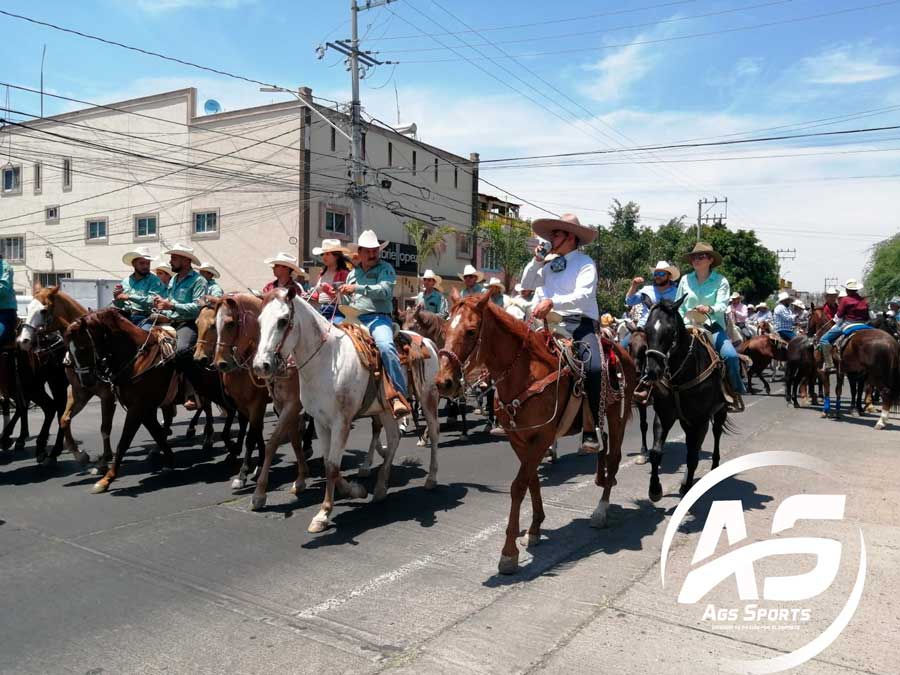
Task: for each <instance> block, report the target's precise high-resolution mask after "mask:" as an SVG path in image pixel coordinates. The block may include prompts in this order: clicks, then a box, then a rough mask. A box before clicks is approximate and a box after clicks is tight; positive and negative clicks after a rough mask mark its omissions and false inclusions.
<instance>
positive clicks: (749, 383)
mask: <svg viewBox="0 0 900 675" xmlns="http://www.w3.org/2000/svg"><path fill="white" fill-rule="evenodd" d="M747 393H748V394H753V393H755V392H754V391H753V367H752V366H751V367H750V368H747Z"/></svg>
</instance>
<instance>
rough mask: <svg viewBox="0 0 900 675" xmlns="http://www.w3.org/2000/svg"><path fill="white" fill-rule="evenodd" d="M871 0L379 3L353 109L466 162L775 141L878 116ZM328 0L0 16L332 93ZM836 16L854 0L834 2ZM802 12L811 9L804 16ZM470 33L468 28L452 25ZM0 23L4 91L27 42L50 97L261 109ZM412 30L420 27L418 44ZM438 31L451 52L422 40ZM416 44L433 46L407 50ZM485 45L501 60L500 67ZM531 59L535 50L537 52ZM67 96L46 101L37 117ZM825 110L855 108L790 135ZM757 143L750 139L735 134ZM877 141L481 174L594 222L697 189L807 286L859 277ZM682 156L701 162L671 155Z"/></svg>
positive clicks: (883, 106)
mask: <svg viewBox="0 0 900 675" xmlns="http://www.w3.org/2000/svg"><path fill="white" fill-rule="evenodd" d="M876 4H879V3H878V0H854V1H850V0H826V1H823V0H818V1H814V0H783V1H775V0H688V1H680V2H679V1H676V0H668V1H667V0H638V1H635V2H628V1H626V2H619V3H613V2H607V1H603V2H599V1H598V2H584V1H582V2H556V3H552V4H551V3H523V2H521V0H520V1H519V2H509V1H507V0H495V1H494V2H490V3H485V2H474V1H470V0H457V1H456V2H452V3H451V2H450V0H440V2H432V0H399V1H398V2H395V3H392V4H391V5H390V6H389V8H378V9H373V10H370V11H367V12H363V13H361V15H360V16H361V22H360V32H361V34H365V35H366V37H367V40H366V46H367V47H368V48H369V49H373V50H378V51H379V52H380V58H382V59H385V60H397V61H400V62H401V63H400V65H398V66H396V67H395V68H394V67H391V66H383V67H381V68H379V69H377V70H376V71H374V72H372V73H371V74H370V76H369V77H368V78H367V79H366V80H365V81H364V86H363V91H362V93H363V103H364V105H365V106H366V108H367V112H368V113H369V114H371V115H373V116H375V117H378V118H380V119H385V120H388V121H391V122H393V121H396V110H395V107H396V106H395V94H394V86H395V85H396V87H397V91H398V94H399V100H400V109H401V118H402V120H403V121H404V122H411V121H415V122H416V123H417V124H418V125H419V129H420V138H421V139H422V140H425V141H427V142H431V143H435V144H438V145H441V146H442V147H446V148H447V149H449V150H452V151H454V152H457V153H459V154H462V155H468V153H469V152H473V151H476V152H479V153H481V156H482V158H484V159H490V158H500V157H510V156H523V155H532V154H545V153H559V152H573V151H575V152H577V151H582V150H592V149H599V148H611V147H621V146H626V147H633V146H635V145H641V144H656V143H667V142H671V141H677V140H683V139H692V138H712V139H721V138H723V137H730V138H735V137H737V136H738V135H747V134H748V132H756V130H761V129H769V128H771V127H783V128H779V129H778V130H777V132H779V133H781V132H785V133H795V132H797V131H830V130H836V129H849V128H855V127H870V126H884V125H891V124H898V123H900V49H898V47H897V45H900V2H890V3H886V4H880V6H873V7H868V8H865V7H867V6H869V5H876ZM348 5H349V3H347V2H344V1H343V0H341V1H337V0H334V1H332V0H327V1H326V0H319V1H317V2H312V1H311V0H307V1H306V2H286V1H281V2H266V1H265V0H255V1H254V0H132V1H130V2H119V1H113V0H107V1H100V2H88V1H84V2H79V3H71V2H55V1H53V2H46V1H45V2H40V3H34V2H24V1H23V2H18V1H16V0H13V1H12V2H6V3H4V5H3V8H4V9H7V10H8V11H11V12H16V13H21V14H25V15H27V16H31V17H34V18H36V19H41V20H45V21H50V22H53V23H58V24H60V25H63V26H66V27H71V28H75V29H81V30H84V31H86V32H90V33H94V34H97V35H101V36H104V37H108V38H110V39H114V40H119V41H122V42H125V43H128V44H131V45H135V46H138V47H143V48H146V49H149V50H154V51H159V52H163V53H166V54H170V55H173V56H177V57H180V58H182V59H185V60H190V61H195V62H198V63H201V64H204V65H209V66H213V67H216V68H219V69H222V70H226V71H230V72H233V73H237V74H240V75H244V76H246V77H249V78H252V79H258V80H262V81H265V82H273V83H277V84H280V85H283V86H297V85H301V84H303V85H308V86H311V87H312V88H313V90H314V91H315V93H317V94H319V95H321V96H326V97H328V98H334V99H337V100H342V101H344V100H347V98H348V97H349V79H348V74H347V73H346V71H345V70H344V67H343V64H342V63H341V62H340V60H339V57H338V56H336V55H334V54H328V55H327V56H326V57H325V59H324V60H322V61H319V60H317V58H316V55H315V53H314V49H315V47H316V46H317V45H318V44H320V43H321V42H322V41H323V40H326V39H331V40H334V39H340V38H344V37H347V36H348V34H349V22H348V14H349V10H348ZM849 8H865V9H859V11H852V12H844V11H843V10H845V9H849ZM445 10H449V12H452V14H450V13H448V12H447V11H445ZM837 12H840V13H837ZM823 14H832V15H831V16H821V17H819V18H811V17H814V16H816V15H823ZM453 15H455V17H454V16H453ZM457 17H458V18H457ZM462 22H465V23H462ZM466 24H467V25H468V27H467V25H466ZM525 24H533V25H525ZM763 24H766V25H764V26H762V25H763ZM750 26H761V27H758V28H752V29H746V28H747V27H750ZM473 28H474V29H477V31H478V32H474V31H473V32H466V33H458V32H459V31H467V30H471V29H473ZM485 29H488V30H485ZM490 29H496V30H490ZM0 30H2V34H3V36H4V39H3V47H2V51H0V54H2V55H3V56H4V68H3V76H2V78H0V79H5V80H7V81H9V82H12V83H14V84H22V85H25V86H37V83H38V81H39V65H40V55H41V54H40V53H41V46H42V45H43V44H46V45H47V62H46V67H45V83H46V87H47V88H48V90H50V91H53V92H56V93H61V94H65V95H69V96H74V97H77V98H84V99H87V100H92V101H104V102H108V101H114V100H120V99H123V98H128V97H132V96H139V95H144V94H149V93H153V92H156V91H162V90H165V89H172V88H178V87H182V86H188V85H192V86H196V87H198V89H199V91H200V97H201V100H203V99H204V98H216V99H218V100H219V101H221V102H222V104H223V105H224V106H225V108H226V109H229V108H230V109H234V108H237V107H243V106H245V105H252V104H256V103H264V102H268V101H270V100H273V95H271V94H260V93H259V92H258V91H257V87H256V85H253V84H249V83H246V82H241V81H238V80H233V79H229V78H225V77H222V76H219V75H214V74H212V73H208V72H203V71H199V70H195V69H193V68H189V67H186V66H182V65H178V64H173V63H168V62H165V61H161V60H159V59H156V58H153V57H149V56H145V55H142V54H137V53H132V52H128V51H124V50H122V49H120V48H117V47H112V46H106V45H102V44H99V43H96V42H92V41H88V40H85V39H83V38H80V37H76V36H71V35H66V34H62V33H59V32H56V31H52V30H49V29H47V28H44V27H40V26H33V25H30V24H26V23H22V22H21V21H17V20H14V19H11V18H7V17H0ZM423 31H424V32H426V33H429V34H431V37H419V35H420V34H421V32H423ZM448 31H449V32H452V33H457V34H455V35H447V34H446V33H447V32H448ZM684 36H693V37H684ZM392 37H393V38H397V39H385V38H392ZM441 43H443V45H452V46H453V47H454V48H455V49H456V50H457V51H456V52H453V51H450V50H446V49H434V48H440V47H441V46H442V44H441ZM491 43H493V44H491ZM427 49H431V50H433V51H413V50H427ZM501 50H503V52H505V53H506V54H511V55H514V56H516V58H515V59H508V58H503V56H504V54H503V52H501ZM543 52H556V53H550V54H541V55H536V53H543ZM560 52H565V53H560ZM460 54H462V55H465V56H467V57H469V58H470V59H472V60H473V61H475V63H476V64H477V65H475V64H473V63H469V62H467V61H465V60H462V59H461V58H460ZM486 57H491V58H492V59H494V60H493V61H492V60H489V59H488V58H486ZM445 59H453V60H452V61H450V62H444V61H443V60H445ZM421 61H439V62H435V63H419V62H421ZM504 68H505V69H508V70H504ZM517 78H518V79H517ZM4 93H5V92H0V94H4ZM11 107H13V108H18V109H21V110H27V111H35V112H36V111H37V100H36V98H35V97H33V96H29V95H26V94H22V93H17V92H12V93H11ZM70 107H71V106H70V105H67V104H63V103H58V102H55V103H48V105H47V110H48V111H49V112H57V111H60V110H64V109H70ZM842 115H847V116H851V115H864V116H859V117H854V118H850V119H846V120H833V121H831V123H829V124H822V125H820V126H816V127H813V128H801V127H805V126H806V124H808V123H809V122H810V121H812V120H820V119H822V118H835V117H838V116H842ZM760 133H766V134H768V133H770V132H759V133H752V134H749V135H760ZM894 139H900V132H884V133H881V134H870V135H867V136H860V137H853V138H844V137H838V138H831V139H809V140H806V141H790V142H778V143H772V144H767V145H758V146H757V145H754V146H743V147H741V146H738V147H728V148H710V149H704V150H691V151H659V152H656V153H653V155H652V156H649V157H648V156H642V157H638V156H637V155H636V154H633V153H631V154H620V155H616V156H614V157H601V158H598V157H594V158H590V159H588V160H581V161H590V162H592V163H593V165H591V166H586V165H579V166H565V167H559V166H551V167H547V166H543V167H530V168H523V167H521V166H519V167H515V168H505V169H503V168H493V169H490V170H485V173H484V175H485V177H487V178H488V179H489V180H490V181H491V182H493V183H496V184H497V185H500V186H502V187H503V188H505V189H508V190H510V191H511V192H513V193H515V194H518V195H521V196H524V197H526V198H528V199H529V200H531V201H534V202H535V203H537V204H540V205H541V206H544V207H546V208H548V209H550V210H552V211H557V212H563V211H574V212H576V213H578V214H579V215H580V216H581V218H582V220H583V221H589V222H595V223H605V222H606V219H607V218H606V214H605V209H606V208H607V206H608V204H609V202H610V201H611V200H612V199H613V198H618V199H620V200H622V201H625V200H628V199H634V200H635V201H637V202H639V203H640V204H641V206H642V209H643V212H644V214H645V216H646V223H647V224H651V225H652V224H658V223H659V222H661V221H663V220H665V219H667V218H668V217H671V216H679V215H682V214H685V215H687V216H688V217H689V218H693V217H695V216H696V208H697V206H696V204H697V200H698V199H699V198H701V197H714V196H726V195H727V196H728V198H729V204H730V209H729V222H730V223H731V224H732V225H733V226H741V227H755V228H756V229H757V232H758V233H759V235H760V236H761V238H762V239H763V241H764V242H765V243H766V244H767V245H768V246H770V247H771V248H796V249H797V259H796V260H795V261H789V262H786V263H785V272H786V275H787V276H789V277H790V278H792V279H794V281H795V285H798V286H801V287H804V288H808V289H810V290H818V289H819V288H820V287H821V285H822V278H823V277H824V276H826V275H827V276H832V275H833V276H838V277H840V278H842V279H844V278H847V277H851V276H859V275H860V274H861V273H862V268H863V265H864V263H865V260H866V258H867V250H868V247H869V246H871V244H873V243H874V242H876V241H878V239H879V238H881V237H884V236H887V235H890V234H892V233H894V232H896V231H897V229H898V225H900V222H898V221H900V209H898V206H900V204H898V201H900V200H898V197H897V195H898V194H900V190H898V189H897V185H896V183H897V180H898V178H897V177H892V176H894V175H895V174H900V162H898V160H900V143H898V140H894ZM835 144H840V145H838V147H831V148H825V147H824V146H826V145H835ZM894 149H896V151H895V150H894ZM826 152H827V153H828V154H823V153H826ZM838 153H840V154H838ZM801 154H805V155H809V156H806V157H798V156H796V155H801ZM773 155H778V157H774V156H773ZM785 155H790V156H785ZM697 159H702V160H703V161H685V160H697ZM611 162H615V163H611ZM494 191H495V192H496V190H494ZM524 212H525V213H526V214H527V215H530V216H536V215H539V213H540V212H539V211H537V210H536V209H534V208H531V207H528V208H526V209H525V210H524Z"/></svg>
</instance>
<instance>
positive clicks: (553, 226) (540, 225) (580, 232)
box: [531, 213, 597, 245]
mask: <svg viewBox="0 0 900 675" xmlns="http://www.w3.org/2000/svg"><path fill="white" fill-rule="evenodd" d="M531 229H532V230H534V233H535V234H536V235H537V236H539V237H542V238H544V239H547V240H548V241H549V239H550V233H551V232H553V230H563V231H564V232H571V233H572V234H574V235H575V236H576V237H578V243H579V244H580V245H584V244H590V243H591V242H592V241H594V239H596V238H597V228H596V227H590V226H588V225H582V224H581V221H579V220H578V216H575V215H572V214H571V213H564V214H563V215H562V216H561V217H560V218H538V219H537V220H536V221H534V222H533V223H532V224H531Z"/></svg>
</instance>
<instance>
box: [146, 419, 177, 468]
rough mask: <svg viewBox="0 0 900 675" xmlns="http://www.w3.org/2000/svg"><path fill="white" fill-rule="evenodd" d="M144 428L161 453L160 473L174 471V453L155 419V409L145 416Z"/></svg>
mask: <svg viewBox="0 0 900 675" xmlns="http://www.w3.org/2000/svg"><path fill="white" fill-rule="evenodd" d="M143 424H144V428H146V429H147V431H149V432H150V436H151V437H152V438H153V440H154V441H156V445H157V446H159V449H160V452H161V453H162V462H163V466H162V469H161V472H162V473H168V472H169V471H172V470H173V469H175V453H173V452H172V448H171V447H169V440H168V438H167V437H166V432H165V430H164V429H163V427H162V425H161V424H160V423H159V420H157V419H156V409H155V408H152V409H150V410H149V411H148V412H147V413H146V414H145V415H144V419H143Z"/></svg>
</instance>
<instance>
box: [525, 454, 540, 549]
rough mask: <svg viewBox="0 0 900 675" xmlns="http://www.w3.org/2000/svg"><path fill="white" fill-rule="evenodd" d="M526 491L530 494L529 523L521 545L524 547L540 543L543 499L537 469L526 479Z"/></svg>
mask: <svg viewBox="0 0 900 675" xmlns="http://www.w3.org/2000/svg"><path fill="white" fill-rule="evenodd" d="M528 492H529V494H530V495H531V525H529V527H528V531H527V532H526V533H525V537H524V539H523V540H522V545H523V546H524V547H525V548H529V547H531V546H537V545H538V544H539V543H541V523H543V522H544V500H543V499H541V479H540V476H538V474H537V471H535V472H534V474H532V476H531V480H529V481H528Z"/></svg>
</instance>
